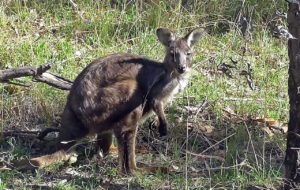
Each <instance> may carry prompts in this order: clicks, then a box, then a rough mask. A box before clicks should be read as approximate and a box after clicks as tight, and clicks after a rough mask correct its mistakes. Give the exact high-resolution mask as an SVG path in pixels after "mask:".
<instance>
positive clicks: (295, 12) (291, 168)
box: [285, 0, 300, 189]
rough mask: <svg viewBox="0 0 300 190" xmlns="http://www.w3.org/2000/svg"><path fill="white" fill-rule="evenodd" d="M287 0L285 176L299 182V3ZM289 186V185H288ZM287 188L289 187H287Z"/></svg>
mask: <svg viewBox="0 0 300 190" xmlns="http://www.w3.org/2000/svg"><path fill="white" fill-rule="evenodd" d="M290 2H292V1H291V0H289V10H288V27H289V32H290V33H291V34H292V35H293V36H294V37H295V38H290V39H289V41H288V54H289V59H290V65H289V79H288V93H289V103H290V112H289V114H290V118H289V123H288V135H287V149H286V156H285V177H286V178H287V179H289V180H291V181H293V182H295V183H299V182H300V173H299V169H300V44H299V40H298V39H300V10H299V3H297V2H295V1H293V2H294V3H290ZM290 188H291V187H290ZM288 189H289V188H288Z"/></svg>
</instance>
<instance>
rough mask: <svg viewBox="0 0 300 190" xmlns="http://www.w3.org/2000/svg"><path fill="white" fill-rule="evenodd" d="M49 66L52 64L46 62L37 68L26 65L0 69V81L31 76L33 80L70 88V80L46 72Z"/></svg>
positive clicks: (60, 87) (8, 81)
mask: <svg viewBox="0 0 300 190" xmlns="http://www.w3.org/2000/svg"><path fill="white" fill-rule="evenodd" d="M51 66H52V65H51V64H50V63H47V64H44V65H41V66H39V67H38V68H35V67H32V66H26V67H20V68H13V69H5V70H0V82H1V83H10V84H13V83H12V82H10V80H12V79H16V78H20V77H27V76H32V77H33V81H35V82H43V83H46V84H48V85H50V86H52V87H55V88H58V89H61V90H70V89H71V87H72V84H73V83H72V81H70V80H67V79H64V78H62V77H60V76H57V75H54V74H51V73H49V72H46V71H48V70H49V69H50V68H51Z"/></svg>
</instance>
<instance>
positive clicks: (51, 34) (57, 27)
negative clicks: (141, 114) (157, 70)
mask: <svg viewBox="0 0 300 190" xmlns="http://www.w3.org/2000/svg"><path fill="white" fill-rule="evenodd" d="M72 2H74V3H72ZM285 6H286V2H284V1H274V0H264V1H260V0H247V1H230V0H223V1H221V0H216V1H197V0H186V1H179V2H176V3H175V1H156V0H152V1H67V0H65V1H59V0H55V1H35V0H11V1H2V2H0V31H1V35H0V57H1V59H0V68H1V69H5V68H15V67H22V66H39V65H41V64H44V63H46V62H51V63H53V67H52V68H51V70H50V71H51V72H52V73H55V74H57V75H59V76H63V77H64V78H68V79H70V80H74V79H75V77H76V76H77V75H78V73H79V72H80V71H81V70H82V69H83V68H84V67H85V66H87V65H88V64H89V63H90V62H91V61H92V60H94V59H96V58H99V57H103V56H105V55H108V54H111V53H116V52H130V53H134V54H139V55H145V56H147V57H150V58H152V59H155V60H162V59H163V56H164V54H163V47H162V45H160V44H159V43H158V41H157V39H156V36H155V30H156V29H157V28H158V27H167V28H170V29H172V30H173V31H175V32H177V33H178V34H183V33H186V31H188V30H190V29H192V28H195V27H198V26H201V27H204V28H206V30H207V33H208V34H207V35H206V36H205V37H204V38H203V39H202V40H201V42H200V43H199V44H198V45H197V46H196V47H195V49H194V51H195V53H194V65H193V69H194V74H193V78H192V80H191V82H190V84H189V88H188V89H187V90H186V91H185V92H184V93H182V94H180V95H178V96H177V97H176V101H175V102H174V103H173V104H172V105H170V106H169V108H168V110H167V111H168V118H169V120H170V123H171V125H172V126H173V127H171V129H170V140H169V141H168V142H167V143H166V142H163V143H162V144H163V145H158V147H159V150H158V152H159V153H160V154H158V155H157V154H152V152H151V151H148V152H147V153H140V154H138V157H137V160H138V163H151V164H161V165H168V166H170V167H172V168H174V171H173V172H170V173H159V172H158V173H155V174H153V175H142V174H141V175H138V176H137V177H130V178H122V177H120V176H118V175H117V172H116V168H115V165H116V158H115V157H113V156H112V158H111V159H110V158H109V159H104V160H103V161H102V160H101V161H99V160H98V159H95V160H94V159H91V160H89V159H83V161H81V162H80V163H78V164H77V165H75V166H69V165H67V166H59V167H53V168H50V169H48V170H42V171H37V172H36V173H35V174H34V175H32V174H31V173H26V172H25V173H23V172H17V171H5V172H1V173H0V189H32V188H36V189H42V188H43V187H51V188H54V189H95V188H99V187H100V186H101V187H103V188H104V189H209V188H211V189H222V188H223V189H246V188H251V187H252V186H253V187H254V186H262V187H265V188H269V189H272V188H277V187H278V186H279V185H280V183H282V181H281V176H282V171H281V170H282V162H283V155H284V149H285V139H284V135H281V134H275V135H274V134H273V133H268V132H266V130H264V128H266V126H259V125H257V124H255V123H253V122H250V121H251V119H250V118H273V119H275V120H278V121H280V122H281V123H285V122H287V119H288V101H287V68H288V56H287V48H286V42H285V41H284V40H280V39H275V38H273V37H272V33H271V32H270V28H269V26H270V24H272V23H274V22H276V23H283V24H284V21H281V20H280V19H278V18H276V17H275V16H274V15H275V12H276V10H279V11H285V10H286V7H285ZM241 14H243V15H245V16H246V17H247V18H248V19H250V18H251V25H252V29H251V38H249V39H245V38H244V37H243V35H242V34H241V31H240V30H239V28H238V24H237V22H238V20H239V17H240V15H241ZM231 59H232V60H234V61H236V62H237V68H235V69H232V77H228V76H227V75H226V74H224V73H222V72H220V71H219V70H218V67H219V65H220V64H221V63H227V64H233V62H232V61H231ZM247 64H250V65H251V66H252V68H253V79H254V85H255V88H254V90H251V88H250V87H249V85H248V83H247V80H246V77H245V76H242V75H240V73H241V71H243V70H247ZM14 82H16V83H19V84H23V85H29V86H30V87H23V86H17V85H10V84H1V86H0V92H1V93H0V94H1V101H0V123H1V130H3V131H5V130H15V129H17V130H36V129H41V128H45V127H48V126H51V123H52V122H53V121H54V120H55V118H56V117H57V115H58V114H60V113H61V112H62V110H63V105H64V103H65V100H66V96H67V92H63V91H60V90H57V89H54V88H52V87H49V86H47V85H44V84H41V83H35V82H33V81H32V80H31V79H30V78H22V79H18V80H15V81H14ZM205 99H207V102H208V105H207V106H206V107H205V108H204V111H202V112H201V113H199V114H198V115H197V117H193V114H189V113H187V112H185V111H182V109H180V108H184V107H185V106H188V107H193V106H196V105H199V104H201V102H202V101H203V100H205ZM148 133H149V131H148V129H147V127H146V126H145V127H144V126H143V127H140V131H139V137H138V142H140V143H141V144H142V143H145V142H143V141H142V140H141V139H142V138H141V137H142V136H147V135H148ZM26 140H28V139H26ZM32 144H33V142H32V141H31V140H30V141H26V143H24V142H23V140H22V139H19V138H17V137H8V138H2V139H1V141H0V150H1V151H2V152H1V153H0V156H1V159H4V160H12V159H15V158H22V157H26V156H30V155H32V154H35V153H33V152H32V150H34V148H35V147H32ZM149 147H151V146H148V148H149ZM186 150H188V151H186ZM189 152H191V153H193V154H190V153H189ZM200 153H201V154H204V155H214V156H216V157H217V158H224V160H222V159H215V158H209V159H203V158H202V157H201V156H199V155H198V156H197V154H200ZM97 160H98V161H97ZM99 162H100V163H99Z"/></svg>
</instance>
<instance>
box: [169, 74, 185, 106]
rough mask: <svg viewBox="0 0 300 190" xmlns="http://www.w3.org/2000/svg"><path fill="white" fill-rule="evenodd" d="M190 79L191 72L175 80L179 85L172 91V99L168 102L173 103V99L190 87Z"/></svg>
mask: <svg viewBox="0 0 300 190" xmlns="http://www.w3.org/2000/svg"><path fill="white" fill-rule="evenodd" d="M189 78H190V72H189V71H186V73H184V74H182V75H180V76H179V77H177V78H176V79H174V80H177V83H178V84H177V85H176V87H175V88H174V89H173V90H172V92H171V94H170V97H169V98H168V101H172V99H173V98H174V96H175V95H176V94H178V93H180V92H182V91H183V90H184V89H185V87H186V86H187V85H188V82H189Z"/></svg>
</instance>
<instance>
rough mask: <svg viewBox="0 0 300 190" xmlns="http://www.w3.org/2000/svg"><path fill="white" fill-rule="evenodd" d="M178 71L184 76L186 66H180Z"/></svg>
mask: <svg viewBox="0 0 300 190" xmlns="http://www.w3.org/2000/svg"><path fill="white" fill-rule="evenodd" d="M177 70H178V72H179V73H180V74H182V73H184V72H185V71H186V66H179V67H178V69H177Z"/></svg>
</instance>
